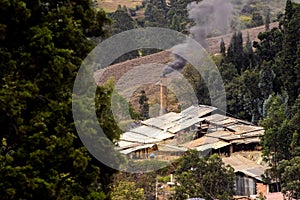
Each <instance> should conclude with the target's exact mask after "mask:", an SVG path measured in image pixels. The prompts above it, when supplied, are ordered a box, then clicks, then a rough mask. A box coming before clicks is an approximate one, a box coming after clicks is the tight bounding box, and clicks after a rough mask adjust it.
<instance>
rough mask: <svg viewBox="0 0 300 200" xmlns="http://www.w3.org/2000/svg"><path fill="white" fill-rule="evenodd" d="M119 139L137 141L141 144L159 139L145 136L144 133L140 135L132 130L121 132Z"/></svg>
mask: <svg viewBox="0 0 300 200" xmlns="http://www.w3.org/2000/svg"><path fill="white" fill-rule="evenodd" d="M120 140H123V141H128V142H139V143H142V144H149V143H156V142H159V141H161V140H159V139H155V138H150V137H146V136H144V135H140V134H137V133H132V132H126V133H123V134H122V135H121V137H120Z"/></svg>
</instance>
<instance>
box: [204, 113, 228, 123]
mask: <svg viewBox="0 0 300 200" xmlns="http://www.w3.org/2000/svg"><path fill="white" fill-rule="evenodd" d="M225 119H228V117H227V116H224V115H220V114H213V115H210V116H207V117H205V120H206V121H209V122H219V121H223V120H225Z"/></svg>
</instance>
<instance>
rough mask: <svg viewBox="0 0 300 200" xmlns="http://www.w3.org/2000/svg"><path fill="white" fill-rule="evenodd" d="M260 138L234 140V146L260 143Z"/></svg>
mask: <svg viewBox="0 0 300 200" xmlns="http://www.w3.org/2000/svg"><path fill="white" fill-rule="evenodd" d="M259 142H260V138H259V137H255V138H245V139H239V140H233V141H232V143H234V144H250V143H259Z"/></svg>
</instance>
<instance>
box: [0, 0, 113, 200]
mask: <svg viewBox="0 0 300 200" xmlns="http://www.w3.org/2000/svg"><path fill="white" fill-rule="evenodd" d="M0 13H1V14H0V15H1V17H0V24H1V25H0V27H1V30H2V31H1V33H0V34H1V37H0V38H1V40H0V57H1V59H0V67H1V72H0V82H1V84H0V85H1V86H0V95H1V102H0V105H1V108H0V116H1V117H0V126H1V131H0V140H1V141H5V142H3V143H2V144H1V155H0V163H1V164H0V179H1V182H0V191H1V199H4V200H5V199H104V198H105V194H104V192H103V187H102V186H103V185H101V181H100V168H99V163H97V162H96V161H95V160H94V159H93V158H92V157H91V156H90V155H89V154H88V152H87V150H86V149H85V148H84V147H83V146H82V144H81V142H80V140H79V138H78V136H77V134H76V129H75V126H74V122H73V118H72V110H71V109H72V104H71V99H72V86H73V82H74V80H75V77H76V72H77V70H78V69H79V66H80V64H81V61H82V59H83V58H84V57H85V56H86V55H87V53H88V52H89V51H90V50H91V49H92V47H93V43H92V42H91V40H89V39H87V37H92V36H97V37H98V36H104V35H105V34H106V32H105V30H104V29H103V25H104V24H108V23H109V20H108V19H107V17H106V15H105V13H104V12H102V11H99V12H97V11H96V10H94V9H93V8H92V7H91V4H90V1H85V0H84V1H59V2H56V1H55V2H54V1H46V2H45V1H25V0H24V1H19V0H13V1H5V0H1V1H0ZM113 128H115V127H113Z"/></svg>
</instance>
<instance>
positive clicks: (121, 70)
mask: <svg viewBox="0 0 300 200" xmlns="http://www.w3.org/2000/svg"><path fill="white" fill-rule="evenodd" d="M277 26H278V23H272V24H270V28H271V29H272V28H273V27H277ZM263 31H265V27H264V26H260V27H256V28H251V29H245V30H242V33H243V41H244V42H245V41H246V37H247V33H249V37H250V40H251V41H257V40H258V39H257V35H258V34H259V33H260V32H263ZM231 37H232V34H227V35H222V36H219V37H213V38H209V39H207V43H208V52H209V53H211V54H217V53H219V51H220V47H219V46H220V41H221V39H222V38H223V39H224V42H225V44H226V48H227V47H228V45H229V43H230V39H231ZM170 61H172V53H171V52H169V51H162V52H159V53H155V54H152V55H148V56H144V57H140V58H135V59H132V60H127V61H125V62H122V63H118V64H115V65H111V66H108V67H106V68H105V69H103V70H99V71H97V72H96V73H95V79H96V80H98V84H99V85H102V84H103V83H104V82H106V81H107V80H108V79H109V78H111V77H113V78H114V80H115V81H118V80H119V79H120V78H121V77H122V75H124V74H125V73H126V72H128V71H129V70H132V69H133V68H135V67H137V66H142V65H151V64H153V66H152V67H156V68H157V63H159V64H160V65H161V64H163V65H165V64H167V63H168V62H170ZM147 75H149V74H147ZM141 90H145V91H146V94H147V96H148V98H149V102H150V105H152V107H155V108H154V111H153V113H152V114H151V112H150V114H151V115H153V116H155V115H156V114H157V112H158V103H159V91H160V89H159V85H155V84H154V85H153V84H152V85H149V84H145V85H143V86H142V87H140V88H139V89H138V90H136V91H135V92H134V93H133V94H132V96H131V100H130V102H131V104H132V105H133V107H134V108H135V109H136V110H138V108H139V103H138V99H139V94H140V91H141ZM168 100H169V102H170V101H172V103H173V104H172V105H169V107H168V110H169V111H177V110H178V109H179V108H178V106H179V105H177V104H176V103H175V102H176V97H175V96H174V95H173V94H172V93H170V92H169V96H168ZM170 104H171V102H170ZM154 105H155V106H154ZM150 111H151V109H150Z"/></svg>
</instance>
